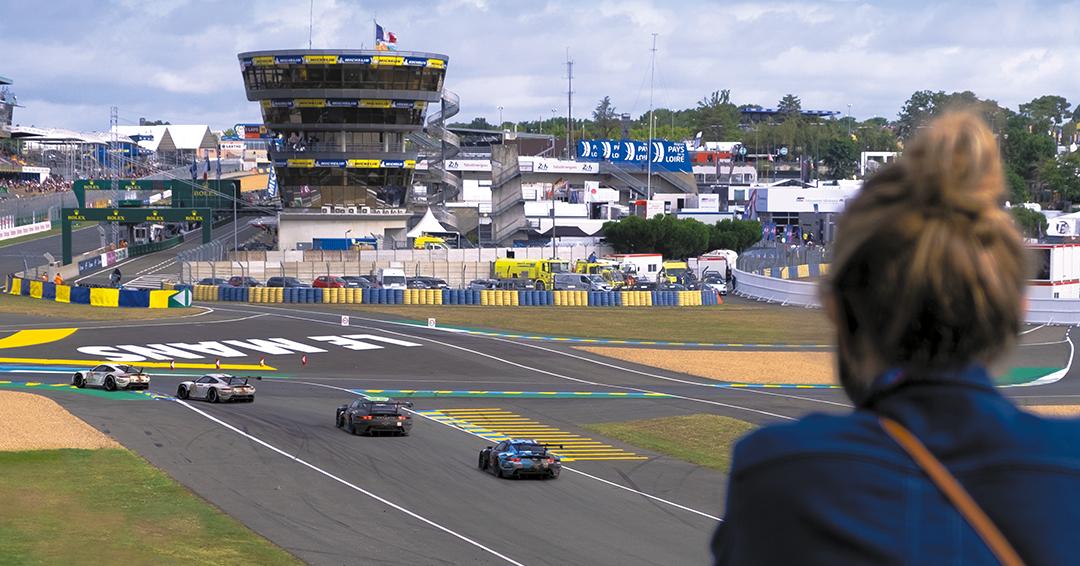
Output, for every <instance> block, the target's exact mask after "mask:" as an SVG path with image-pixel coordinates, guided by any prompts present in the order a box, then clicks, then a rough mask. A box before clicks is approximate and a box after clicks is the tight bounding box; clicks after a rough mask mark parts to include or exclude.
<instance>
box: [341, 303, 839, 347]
mask: <svg viewBox="0 0 1080 566" xmlns="http://www.w3.org/2000/svg"><path fill="white" fill-rule="evenodd" d="M335 306H345V307H348V308H351V309H354V310H356V311H358V312H361V313H362V312H378V313H382V314H389V315H395V316H398V317H400V318H403V319H409V320H416V321H426V320H427V319H428V317H434V318H436V319H437V320H438V323H439V324H441V325H447V326H465V327H470V328H484V329H495V330H506V331H514V332H525V333H531V334H544V335H551V336H570V337H587V338H611V339H617V340H666V341H675V342H713V343H759V344H780V343H783V344H823V343H827V342H828V336H829V333H830V330H829V328H830V327H829V323H828V321H827V320H826V318H825V316H824V315H823V314H822V313H821V311H818V310H812V309H797V308H785V307H779V306H776V305H765V304H737V305H731V304H729V305H722V306H717V307H685V308H674V307H672V308H660V307H652V308H610V309H600V308H587V307H527V308H523V307H480V306H459V305H454V306H424V305H335Z"/></svg>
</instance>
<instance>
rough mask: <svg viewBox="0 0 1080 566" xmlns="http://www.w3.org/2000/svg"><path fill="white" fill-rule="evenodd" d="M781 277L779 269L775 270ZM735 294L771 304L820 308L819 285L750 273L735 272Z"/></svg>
mask: <svg viewBox="0 0 1080 566" xmlns="http://www.w3.org/2000/svg"><path fill="white" fill-rule="evenodd" d="M774 271H776V272H777V275H779V268H774ZM734 273H735V281H736V285H735V294H737V295H739V296H742V297H747V298H750V299H757V300H759V301H765V302H769V303H780V304H783V305H793V306H799V307H820V306H821V302H820V301H819V299H818V291H817V289H818V286H817V283H814V282H810V281H791V280H788V279H779V278H778V277H770V276H768V275H759V274H757V273H750V272H748V271H741V270H738V269H736V270H735V272H734Z"/></svg>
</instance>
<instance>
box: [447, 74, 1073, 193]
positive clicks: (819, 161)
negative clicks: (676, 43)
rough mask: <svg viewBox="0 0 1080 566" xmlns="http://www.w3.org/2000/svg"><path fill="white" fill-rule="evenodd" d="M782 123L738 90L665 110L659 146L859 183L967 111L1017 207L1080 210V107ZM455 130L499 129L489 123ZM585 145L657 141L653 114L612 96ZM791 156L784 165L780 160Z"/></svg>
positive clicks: (796, 117) (794, 111) (1056, 104)
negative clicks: (996, 158) (929, 127)
mask: <svg viewBox="0 0 1080 566" xmlns="http://www.w3.org/2000/svg"><path fill="white" fill-rule="evenodd" d="M774 107H775V108H776V109H777V111H778V112H777V114H776V115H773V116H768V117H761V116H759V117H754V116H753V115H752V114H748V113H747V112H745V111H746V110H752V109H759V108H761V106H759V105H755V104H741V105H738V104H736V103H735V102H733V101H732V95H731V91H730V90H716V91H713V92H710V93H709V94H707V95H706V96H704V97H702V98H701V100H699V101H698V102H697V104H696V105H695V106H694V107H692V108H684V109H668V108H657V109H656V110H655V111H654V115H655V123H654V133H653V135H654V137H656V138H665V139H670V140H689V139H692V138H694V136H695V135H696V134H697V133H698V132H701V138H702V140H703V141H726V142H739V143H741V144H743V146H744V147H746V149H747V152H748V153H749V154H751V155H758V156H765V155H770V156H775V158H776V160H777V161H787V162H797V163H800V164H802V163H808V164H809V165H810V169H811V170H812V171H813V174H814V175H817V176H820V177H821V178H850V177H852V176H854V175H855V173H856V171H857V168H858V162H859V154H860V152H863V151H901V150H903V146H904V142H905V141H907V140H909V139H911V137H912V136H914V135H915V134H916V133H917V132H918V130H919V128H920V127H922V126H923V125H925V124H926V122H927V121H929V120H931V119H933V118H934V117H936V116H938V115H940V114H942V113H943V112H946V111H950V110H957V109H964V110H968V111H972V112H975V113H977V114H979V115H980V116H982V117H983V118H984V119H985V120H986V122H987V123H988V124H989V125H990V127H991V128H992V129H993V131H994V133H995V134H996V135H997V136H998V140H999V142H1000V144H1001V147H1002V154H1003V157H1004V160H1005V165H1006V175H1007V178H1008V184H1009V199H1010V200H1011V201H1012V202H1014V203H1016V202H1038V203H1040V204H1042V205H1044V206H1048V207H1051V208H1062V209H1067V208H1068V207H1070V206H1071V204H1072V203H1074V202H1080V152H1076V151H1073V152H1066V153H1064V154H1062V155H1060V156H1059V155H1058V152H1057V148H1058V146H1059V145H1065V146H1069V145H1070V144H1071V142H1073V141H1074V140H1076V139H1077V125H1078V124H1080V105H1078V106H1077V107H1075V108H1073V106H1072V104H1071V103H1069V101H1068V100H1067V99H1066V98H1065V97H1062V96H1057V95H1044V96H1039V97H1037V98H1035V99H1032V100H1031V101H1030V102H1027V103H1024V104H1020V105H1019V106H1018V107H1017V108H1016V109H1015V110H1014V109H1011V108H1008V107H1004V106H1002V105H1000V104H999V103H998V102H996V101H994V100H990V99H982V98H979V97H978V96H977V95H976V94H975V93H973V92H971V91H963V92H953V93H945V92H944V91H931V90H920V91H917V92H915V93H913V94H912V95H911V96H910V97H909V98H908V99H907V100H906V101H905V102H904V105H903V106H902V107H901V108H900V111H899V112H898V114H897V116H896V118H895V119H891V120H890V119H888V118H884V117H873V118H868V119H865V120H856V119H854V118H852V117H850V116H843V117H839V118H831V119H830V118H821V117H815V116H808V115H805V114H803V113H802V101H801V100H800V99H799V97H798V96H796V95H794V94H787V95H784V97H782V98H781V99H780V100H778V101H777V103H776V104H775V106H774ZM452 126H459V127H471V128H479V129H496V128H499V125H493V124H489V123H488V122H487V120H486V119H484V118H476V119H474V120H473V121H472V122H468V123H457V124H452ZM501 127H502V128H505V129H514V128H517V129H518V130H519V131H527V132H534V133H535V132H543V133H548V134H553V135H555V136H557V137H563V136H565V135H566V127H567V124H566V119H565V117H561V116H555V115H552V116H551V117H550V118H549V117H547V116H542V117H538V119H537V120H533V121H528V120H526V121H521V122H516V123H514V122H505V123H504V124H502V125H501ZM572 127H573V129H574V137H575V139H580V138H581V137H582V135H584V137H586V138H598V139H609V138H614V139H620V138H623V137H626V138H629V139H636V140H645V139H648V138H649V114H648V112H645V113H643V114H641V115H639V116H637V117H634V118H631V119H630V120H628V121H624V120H623V119H622V114H621V113H620V112H619V111H618V109H617V107H616V105H615V103H614V102H613V100H612V98H611V97H610V96H605V97H603V98H602V99H600V101H599V102H598V103H597V104H596V106H595V107H594V108H593V111H592V112H591V116H590V117H588V118H579V119H575V120H574V121H573V123H572ZM781 148H783V149H784V150H786V152H785V153H786V155H784V156H781V155H780V150H781Z"/></svg>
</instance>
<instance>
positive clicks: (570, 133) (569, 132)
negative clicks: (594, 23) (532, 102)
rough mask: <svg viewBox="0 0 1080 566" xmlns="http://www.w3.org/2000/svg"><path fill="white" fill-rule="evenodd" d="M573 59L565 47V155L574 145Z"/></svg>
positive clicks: (568, 49)
mask: <svg viewBox="0 0 1080 566" xmlns="http://www.w3.org/2000/svg"><path fill="white" fill-rule="evenodd" d="M573 141H574V61H573V59H571V58H570V48H569V47H567V48H566V157H567V158H568V159H569V158H570V155H571V154H570V151H571V149H572V148H573V147H574V143H573Z"/></svg>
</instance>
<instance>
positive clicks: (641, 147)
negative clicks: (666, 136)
mask: <svg viewBox="0 0 1080 566" xmlns="http://www.w3.org/2000/svg"><path fill="white" fill-rule="evenodd" d="M577 157H578V159H580V160H584V161H608V162H611V163H619V164H626V165H638V166H640V167H641V168H642V169H645V168H646V167H647V166H648V163H647V162H646V160H648V159H650V158H651V160H652V167H653V169H658V170H662V171H682V172H687V173H689V172H690V171H691V170H692V169H691V167H690V159H689V152H687V150H686V144H685V143H683V142H672V141H667V140H653V141H652V147H651V148H650V147H649V144H648V142H643V141H637V140H581V141H579V142H578V144H577Z"/></svg>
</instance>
